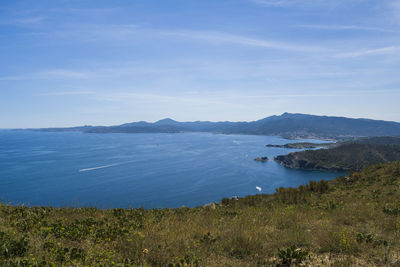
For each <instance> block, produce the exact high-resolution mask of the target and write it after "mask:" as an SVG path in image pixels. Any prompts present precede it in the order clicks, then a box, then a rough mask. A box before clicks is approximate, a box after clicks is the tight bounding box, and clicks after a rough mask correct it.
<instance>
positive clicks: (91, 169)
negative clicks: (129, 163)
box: [79, 163, 120, 172]
mask: <svg viewBox="0 0 400 267" xmlns="http://www.w3.org/2000/svg"><path fill="white" fill-rule="evenodd" d="M119 164H120V163H115V164H110V165H104V166H99V167H93V168H87V169H81V170H79V172H87V171H93V170H97V169H104V168H109V167H112V166H116V165H119Z"/></svg>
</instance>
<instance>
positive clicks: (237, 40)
mask: <svg viewBox="0 0 400 267" xmlns="http://www.w3.org/2000/svg"><path fill="white" fill-rule="evenodd" d="M159 33H160V34H162V35H167V36H176V37H182V38H188V39H196V40H201V41H205V42H208V43H213V44H227V43H229V44H236V45H241V46H248V47H259V48H266V49H274V50H284V51H292V52H316V51H324V50H325V51H326V49H324V48H321V47H315V46H303V45H297V44H294V43H285V42H279V41H271V40H265V39H257V38H252V37H247V36H242V35H235V34H228V33H223V32H217V31H189V30H176V31H159Z"/></svg>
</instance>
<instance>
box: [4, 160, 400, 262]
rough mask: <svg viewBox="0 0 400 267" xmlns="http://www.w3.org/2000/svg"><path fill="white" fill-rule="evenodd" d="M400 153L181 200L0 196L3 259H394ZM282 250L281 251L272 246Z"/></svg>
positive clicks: (399, 221) (398, 245)
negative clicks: (101, 201) (63, 200)
mask: <svg viewBox="0 0 400 267" xmlns="http://www.w3.org/2000/svg"><path fill="white" fill-rule="evenodd" d="M399 189H400V162H395V163H391V164H387V165H381V164H378V165H375V166H372V167H368V168H366V169H365V170H364V171H362V172H359V173H352V174H351V175H349V176H346V177H340V178H337V179H334V180H332V181H329V182H326V181H321V182H311V183H309V184H308V185H305V186H300V187H298V188H287V189H284V188H279V189H278V190H277V192H276V193H275V194H272V195H256V196H248V197H246V198H243V199H239V200H233V199H223V200H222V201H221V203H219V204H209V205H206V206H205V207H198V208H180V209H161V210H156V209H154V210H144V209H108V210H99V209H94V208H61V209H59V208H51V207H32V208H29V207H22V206H9V205H4V204H1V205H0V222H1V223H0V263H1V265H2V266H46V265H48V266H61V265H73V266H271V265H277V266H288V264H289V263H295V262H303V263H307V262H308V263H310V262H312V263H313V264H314V265H313V266H317V265H319V266H328V265H331V266H354V265H359V266H361V265H362V266H366V265H368V266H394V265H396V266H397V265H398V264H400V256H399V255H400V254H399V252H400V239H399V229H400V201H399V200H400V191H399ZM278 249H280V250H278Z"/></svg>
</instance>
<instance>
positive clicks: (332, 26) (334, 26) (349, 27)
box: [296, 24, 400, 33]
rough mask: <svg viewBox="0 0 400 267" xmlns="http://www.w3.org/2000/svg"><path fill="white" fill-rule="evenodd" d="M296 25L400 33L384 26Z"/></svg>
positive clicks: (312, 27)
mask: <svg viewBox="0 0 400 267" xmlns="http://www.w3.org/2000/svg"><path fill="white" fill-rule="evenodd" d="M296 27H300V28H309V29H317V30H332V31H353V30H358V31H377V32H390V33H400V31H399V30H391V29H384V28H378V27H366V26H358V25H317V24H303V25H296Z"/></svg>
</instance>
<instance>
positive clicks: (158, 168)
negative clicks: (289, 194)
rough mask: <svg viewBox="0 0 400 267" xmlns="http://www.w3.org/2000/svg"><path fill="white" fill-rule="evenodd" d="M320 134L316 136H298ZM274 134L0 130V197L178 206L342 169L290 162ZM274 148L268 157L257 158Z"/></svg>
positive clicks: (72, 203) (56, 203) (269, 188)
mask: <svg viewBox="0 0 400 267" xmlns="http://www.w3.org/2000/svg"><path fill="white" fill-rule="evenodd" d="M301 141H315V142H318V141H317V140H298V142H301ZM287 142H289V141H288V140H285V139H282V138H279V137H275V136H251V135H222V134H211V133H179V134H84V133H74V132H69V133H68V132H59V133H51V132H34V131H0V198H1V199H2V201H3V202H6V203H12V204H24V205H46V206H73V207H76V206H96V207H99V208H113V207H126V208H127V207H144V208H162V207H180V206H182V205H185V206H189V207H192V206H198V205H204V204H206V203H209V202H219V201H220V200H221V199H222V198H224V197H231V196H234V195H237V196H246V195H250V194H257V193H259V191H258V190H257V189H256V186H257V187H261V188H262V193H273V192H274V191H275V189H276V188H277V187H280V186H283V187H289V186H292V187H295V186H298V185H301V184H305V183H308V182H309V181H310V180H321V179H332V178H334V177H337V176H340V175H342V174H343V173H332V172H315V171H300V170H292V169H287V168H284V167H282V166H280V165H279V164H278V163H276V162H274V161H273V157H274V156H276V155H282V154H287V153H289V152H292V151H294V150H291V149H284V148H267V147H265V145H266V144H285V143H287ZM261 156H268V157H269V158H270V161H268V162H267V163H261V162H255V161H254V160H253V159H254V158H256V157H261Z"/></svg>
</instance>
